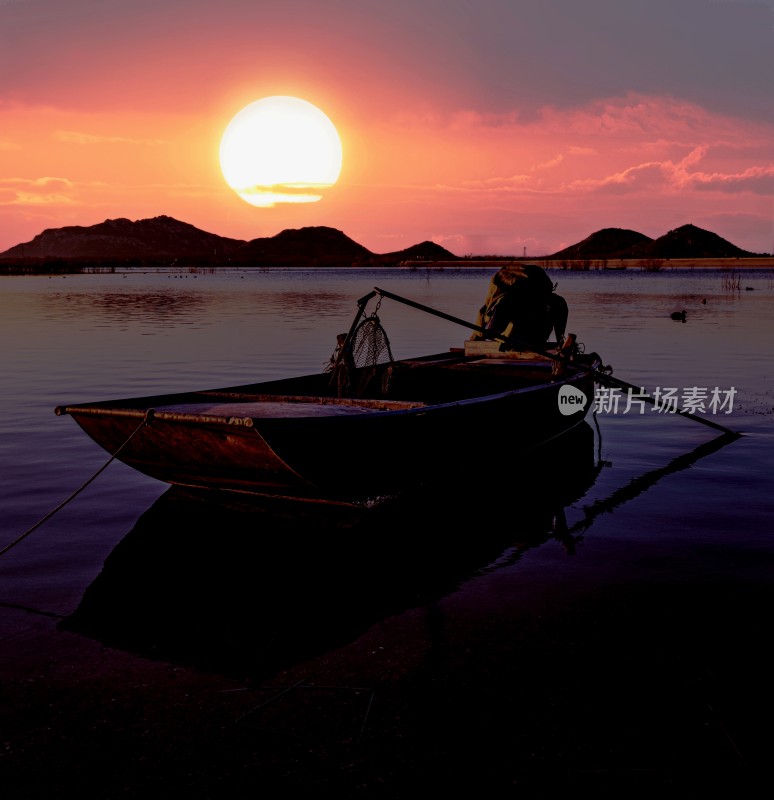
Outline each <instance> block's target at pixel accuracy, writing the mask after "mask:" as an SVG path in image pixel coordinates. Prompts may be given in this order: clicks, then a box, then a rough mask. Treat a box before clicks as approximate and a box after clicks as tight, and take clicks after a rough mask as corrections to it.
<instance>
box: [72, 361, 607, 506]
mask: <svg viewBox="0 0 774 800" xmlns="http://www.w3.org/2000/svg"><path fill="white" fill-rule="evenodd" d="M412 363H414V364H415V363H416V362H412ZM461 366H463V367H464V368H465V372H464V380H465V381H470V380H471V377H470V375H469V374H468V373H470V372H475V369H474V367H473V366H472V365H471V364H470V363H469V362H466V363H464V364H461ZM484 366H485V368H488V369H489V370H490V373H487V375H490V374H491V375H494V371H493V370H494V368H495V366H497V365H490V364H486V365H484ZM499 368H500V373H503V374H504V373H505V372H507V369H508V367H507V365H506V366H505V367H503V366H502V365H500V366H499ZM460 374H461V373H459V372H458V373H456V374H453V375H452V378H453V380H455V381H458V382H461V381H460V379H459V375H460ZM498 374H499V373H498ZM446 375H447V373H442V372H440V371H439V372H438V374H437V375H431V377H432V380H427V381H426V382H427V385H428V386H430V385H432V386H436V385H442V384H443V381H444V380H448V377H446ZM549 375H550V373H549ZM497 380H498V381H499V383H496V384H495V383H492V384H491V385H496V386H497V387H498V388H502V387H506V388H505V390H501V391H496V392H492V393H489V394H484V395H482V396H475V393H472V392H471V391H467V392H462V393H460V392H458V394H462V395H463V396H460V397H458V398H456V399H452V400H447V401H439V400H438V399H437V398H433V399H432V400H431V401H429V402H425V401H422V402H412V401H410V400H406V399H402V400H401V399H399V400H394V401H391V400H380V399H359V400H338V399H337V398H332V397H327V398H323V397H317V396H313V395H311V394H306V395H294V394H291V392H292V391H293V390H296V391H297V390H298V389H306V391H309V392H313V391H319V388H320V379H319V376H307V379H303V378H300V379H291V380H288V381H276V382H271V383H265V384H255V385H251V386H241V387H229V388H228V389H218V390H211V391H208V392H199V393H192V394H190V395H164V396H156V397H148V398H135V399H131V400H124V401H113V402H110V403H95V404H81V405H78V406H66V407H60V409H58V412H59V413H67V414H70V415H71V416H72V417H73V418H74V419H75V421H76V422H77V423H78V424H79V425H80V426H81V428H83V430H84V431H85V432H86V433H87V434H88V435H89V436H90V437H91V438H92V439H94V441H96V442H97V443H98V444H100V445H101V446H102V447H103V448H104V449H105V450H106V451H107V452H108V453H110V454H116V453H117V458H119V459H120V460H121V461H123V462H124V463H126V464H128V465H129V466H131V467H133V468H134V469H136V470H138V471H140V472H142V473H144V474H146V475H149V476H151V477H153V478H156V479H158V480H161V481H165V482H168V483H172V484H179V485H184V486H196V487H203V488H211V489H222V490H230V491H240V492H250V493H262V494H270V495H277V496H291V497H300V498H309V499H313V498H318V499H328V498H340V499H349V500H356V499H365V498H375V497H379V496H383V495H388V494H393V493H396V492H400V491H401V490H403V489H405V488H407V487H417V486H419V485H421V484H423V483H431V482H437V481H447V480H449V479H451V478H454V477H459V476H464V475H465V474H466V473H468V474H472V473H474V472H475V473H476V474H477V475H481V474H482V472H483V473H486V471H488V470H495V469H496V470H503V469H510V470H518V469H519V468H520V467H521V466H523V465H524V464H525V454H526V453H528V451H529V450H530V449H532V448H535V447H538V446H539V445H541V444H543V443H544V442H547V441H549V440H551V439H554V438H556V437H558V436H561V435H562V434H563V433H564V432H566V431H568V430H570V429H571V428H574V427H575V426H576V425H577V424H578V423H580V422H581V421H583V420H584V418H585V416H586V413H587V411H588V409H589V408H590V407H591V405H592V403H593V393H594V381H593V378H592V377H591V376H590V375H589V374H588V373H587V372H581V373H578V374H575V375H573V376H571V377H569V378H565V379H563V380H556V379H553V380H551V379H550V378H549V377H546V378H545V379H542V380H539V381H533V382H532V383H531V384H528V385H523V383H524V382H523V380H522V381H520V385H519V386H518V387H517V388H514V389H507V385H508V382H507V380H505V379H504V378H502V377H500V378H498V379H497ZM474 385H475V384H474ZM567 385H570V386H574V387H575V388H576V389H578V390H579V391H580V392H582V393H583V395H584V396H585V398H586V402H585V403H584V404H583V406H582V407H578V410H577V411H575V412H574V413H571V414H565V413H562V410H561V407H560V402H559V396H560V391H561V389H562V387H563V386H567ZM437 391H440V390H437ZM471 393H472V394H473V396H464V395H465V394H468V395H470V394H471ZM203 398H209V405H208V406H207V404H205V403H204V401H203ZM255 398H259V399H257V400H256V399H255ZM214 401H217V404H216V405H213V402H214ZM204 406H206V409H205V411H204V412H203V411H202V409H203V407H204ZM280 406H283V410H282V411H277V409H278V408H279V407H280ZM267 408H268V409H269V411H268V412H267V411H266V409H267ZM287 408H290V409H291V411H292V413H290V412H288V411H287ZM215 412H217V413H215Z"/></svg>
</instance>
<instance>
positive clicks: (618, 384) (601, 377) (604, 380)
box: [374, 286, 738, 435]
mask: <svg viewBox="0 0 774 800" xmlns="http://www.w3.org/2000/svg"><path fill="white" fill-rule="evenodd" d="M374 292H376V293H377V294H379V295H381V296H382V297H388V298H390V300H395V301H397V302H398V303H403V304H404V305H407V306H411V307H412V308H417V309H419V310H420V311H426V312H427V313H428V314H433V315H434V316H436V317H441V319H446V320H449V322H456V323H457V324H458V325H463V326H464V327H466V328H470V329H471V330H474V331H478V332H479V333H480V334H482V335H483V336H484V337H485V338H487V339H494V340H495V341H499V342H505V341H508V342H510V343H511V344H515V345H516V346H517V347H519V348H520V349H522V350H524V351H525V352H530V353H537V354H538V355H541V356H543V357H544V358H548V359H551V360H552V361H559V362H562V363H564V359H563V358H562V357H561V356H558V355H556V354H555V353H548V352H546V351H545V350H538V349H536V348H534V347H528V346H526V345H523V344H522V343H520V342H519V341H518V340H515V339H507V340H506V339H505V338H504V337H502V336H498V335H496V334H493V333H492V332H491V331H487V330H485V329H484V328H482V327H481V326H480V325H475V324H474V323H472V322H467V321H466V320H464V319H460V318H459V317H454V316H452V315H451V314H446V313H445V312H443V311H438V310H437V309H435V308H430V306H425V305H422V303H417V302H415V301H414V300H408V299H407V298H405V297H401V296H400V295H397V294H393V293H392V292H388V291H385V290H384V289H380V288H379V287H378V286H375V287H374ZM566 366H567V368H568V369H571V370H575V371H576V372H585V373H589V374H591V375H593V376H594V377H595V378H596V379H597V380H598V381H599V383H601V384H604V385H605V386H610V387H614V388H617V389H626V390H627V391H629V390H635V391H636V392H637V393H638V394H637V400H642V401H643V402H645V403H649V404H650V405H653V406H655V405H656V404H657V401H656V399H655V398H653V397H651V396H650V395H649V394H647V393H646V392H645V388H644V387H643V386H635V385H634V384H633V383H627V382H626V381H622V380H621V379H620V378H614V377H613V376H612V375H609V374H608V373H606V372H601V371H600V370H597V369H593V368H592V367H584V366H581V365H578V364H567V365H566ZM670 413H674V414H677V415H679V416H681V417H685V418H686V419H692V420H693V421H694V422H700V423H701V424H702V425H707V426H708V427H710V428H714V429H715V430H717V431H722V432H723V433H733V434H735V435H738V434H737V432H736V431H733V430H731V428H727V427H726V426H725V425H721V424H720V423H718V422H714V421H713V420H711V419H707V418H706V417H700V416H699V415H698V414H694V413H693V412H692V411H685V410H684V409H682V408H676V409H675V410H674V411H673V412H670Z"/></svg>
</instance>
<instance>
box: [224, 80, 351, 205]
mask: <svg viewBox="0 0 774 800" xmlns="http://www.w3.org/2000/svg"><path fill="white" fill-rule="evenodd" d="M341 160H342V151H341V140H340V138H339V134H338V132H337V131H336V128H335V127H334V125H333V123H332V122H331V121H330V119H328V117H327V116H326V115H325V114H324V113H323V112H322V111H320V109H319V108H317V107H316V106H314V105H312V104H311V103H309V102H307V101H306V100H301V99H299V98H297V97H285V96H275V97H264V98H263V99H262V100H256V101H255V102H254V103H251V104H250V105H248V106H245V108H243V109H242V110H241V111H240V112H239V113H238V114H237V115H236V116H235V117H234V118H233V119H232V120H231V122H229V124H228V126H227V127H226V130H225V131H224V133H223V138H222V139H221V142H220V167H221V170H222V172H223V177H224V178H225V179H226V183H228V185H229V186H230V187H231V188H232V189H233V190H234V191H235V192H236V193H237V194H238V195H239V196H240V197H241V198H242V199H243V200H245V201H246V202H248V203H250V204H251V205H254V206H263V207H266V206H273V205H277V204H278V203H314V202H316V201H317V200H320V199H321V198H322V195H321V194H320V191H321V190H323V189H327V188H329V187H331V186H332V185H333V184H334V183H336V181H337V180H338V178H339V174H340V172H341Z"/></svg>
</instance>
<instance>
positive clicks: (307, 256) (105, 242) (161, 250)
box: [0, 216, 457, 267]
mask: <svg viewBox="0 0 774 800" xmlns="http://www.w3.org/2000/svg"><path fill="white" fill-rule="evenodd" d="M456 258H457V256H455V255H454V254H453V253H450V252H449V251H448V250H446V249H445V248H443V247H441V246H440V245H438V244H435V243H434V242H429V241H426V242H421V243H420V244H416V245H413V246H412V247H408V248H406V249H404V250H398V251H395V252H392V253H381V254H379V253H373V252H371V251H370V250H369V249H368V248H366V247H364V246H363V245H361V244H358V243H357V242H355V241H354V240H353V239H350V238H349V236H347V235H346V234H344V233H342V232H341V231H339V230H337V229H336V228H328V227H324V226H318V227H307V228H289V229H287V230H284V231H281V232H280V233H278V234H277V235H276V236H268V237H263V238H258V239H251V240H250V241H245V240H243V239H230V238H228V237H225V236H218V235H217V234H214V233H208V232H206V231H203V230H200V229H199V228H196V227H194V226H193V225H189V224H188V223H187V222H181V221H180V220H177V219H174V218H173V217H167V216H160V217H153V218H151V219H141V220H137V221H136V222H132V221H131V220H128V219H107V220H105V221H104V222H100V223H98V224H96V225H90V226H88V227H83V226H80V225H71V226H66V227H63V228H48V229H46V230H44V231H43V233H40V234H38V235H37V236H36V237H35V238H34V239H32V240H31V241H29V242H26V243H24V244H17V245H15V246H14V247H11V248H10V249H8V250H6V251H5V252H3V253H0V259H2V260H3V261H5V262H6V263H8V262H9V261H14V262H18V261H20V260H23V261H31V260H49V261H50V260H67V261H78V262H83V261H86V262H95V261H99V262H100V263H119V262H120V263H124V264H147V263H160V262H161V263H166V264H170V263H171V262H175V263H177V264H180V265H182V264H192V265H193V264H196V265H199V266H226V265H228V266H254V267H283V266H294V267H334V266H335V267H348V266H394V265H396V264H399V263H400V262H402V261H410V260H423V261H428V260H430V261H449V260H454V259H456Z"/></svg>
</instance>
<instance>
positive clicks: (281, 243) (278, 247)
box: [234, 226, 373, 267]
mask: <svg viewBox="0 0 774 800" xmlns="http://www.w3.org/2000/svg"><path fill="white" fill-rule="evenodd" d="M372 255H373V254H372V253H371V251H370V250H368V248H366V247H363V245H362V244H358V243H357V242H356V241H354V240H353V239H350V238H349V236H347V235H346V234H344V233H342V232H341V231H339V230H336V228H327V227H324V226H317V227H309V228H288V229H287V230H284V231H281V232H280V233H278V234H277V235H276V236H268V237H264V238H260V239H252V240H251V241H249V242H247V243H246V244H244V245H243V246H242V247H240V248H239V250H238V251H237V252H236V253H235V254H234V259H235V260H237V261H239V262H240V263H244V264H255V265H258V266H274V267H283V266H287V267H292V266H305V267H335V266H341V267H347V266H350V265H351V264H354V263H356V262H359V261H362V260H363V259H365V258H367V257H370V256H372Z"/></svg>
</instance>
